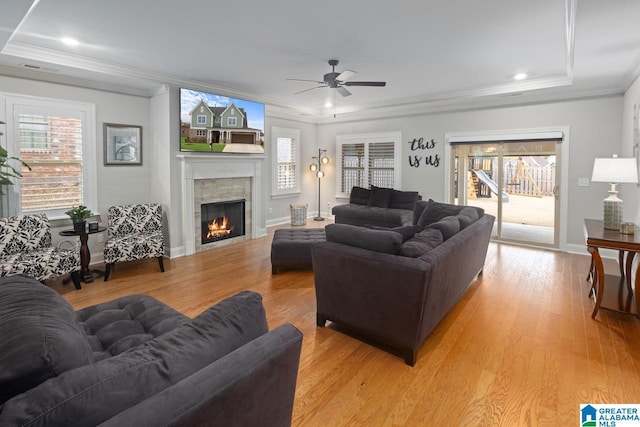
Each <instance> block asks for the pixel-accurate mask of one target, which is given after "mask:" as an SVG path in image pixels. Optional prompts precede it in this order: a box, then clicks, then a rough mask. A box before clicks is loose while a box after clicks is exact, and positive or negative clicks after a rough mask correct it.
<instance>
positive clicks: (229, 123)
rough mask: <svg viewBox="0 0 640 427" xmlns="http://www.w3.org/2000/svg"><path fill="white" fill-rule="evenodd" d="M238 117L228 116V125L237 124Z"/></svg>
mask: <svg viewBox="0 0 640 427" xmlns="http://www.w3.org/2000/svg"><path fill="white" fill-rule="evenodd" d="M237 124H238V119H237V118H236V117H227V126H236V125H237Z"/></svg>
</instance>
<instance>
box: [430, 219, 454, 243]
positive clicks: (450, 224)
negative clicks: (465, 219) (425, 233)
mask: <svg viewBox="0 0 640 427" xmlns="http://www.w3.org/2000/svg"><path fill="white" fill-rule="evenodd" d="M427 228H435V229H436V230H440V232H441V233H442V239H443V240H449V238H450V237H451V236H453V235H454V234H456V233H457V232H458V231H460V222H459V221H458V218H456V217H455V216H447V217H444V218H442V219H441V220H440V221H437V222H434V223H433V224H429V225H428V226H427Z"/></svg>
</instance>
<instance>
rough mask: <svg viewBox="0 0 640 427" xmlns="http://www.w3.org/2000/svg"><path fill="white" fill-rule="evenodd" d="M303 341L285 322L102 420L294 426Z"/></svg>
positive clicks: (107, 426)
mask: <svg viewBox="0 0 640 427" xmlns="http://www.w3.org/2000/svg"><path fill="white" fill-rule="evenodd" d="M301 345H302V333H300V331H298V330H297V329H296V328H295V327H293V326H292V325H290V324H284V325H282V326H280V327H278V328H276V329H274V330H272V331H270V332H268V333H266V334H264V335H261V336H259V337H258V338H256V339H255V340H253V341H251V342H249V343H247V344H245V345H243V346H242V347H239V348H237V349H236V350H234V351H233V352H231V353H229V354H227V355H226V356H224V357H221V358H220V359H218V360H216V361H215V362H213V363H212V364H210V365H208V366H206V367H205V368H203V369H202V370H201V371H198V372H197V373H196V374H194V375H191V376H189V377H187V378H185V379H184V380H182V381H180V382H178V383H177V384H174V385H173V386H171V387H169V388H167V389H165V390H163V391H162V392H160V393H158V394H157V395H155V396H153V397H151V398H150V399H146V400H144V401H143V402H140V403H139V404H137V405H136V406H133V407H131V408H129V409H127V410H126V411H124V412H121V413H119V414H118V415H116V416H115V417H113V418H111V419H109V420H108V421H107V422H105V423H104V424H100V426H101V427H123V426H140V427H143V426H165V427H177V426H180V427H193V426H238V427H239V426H274V427H275V426H279V427H285V426H291V416H292V411H293V402H294V396H295V388H296V378H297V373H298V361H299V359H300V349H301ZM165 402H171V404H170V405H167V404H165Z"/></svg>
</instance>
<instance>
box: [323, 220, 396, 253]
mask: <svg viewBox="0 0 640 427" xmlns="http://www.w3.org/2000/svg"><path fill="white" fill-rule="evenodd" d="M325 232H326V235H327V242H335V243H342V244H343V245H349V246H355V247H358V248H362V249H368V250H371V251H375V252H382V253H386V254H397V253H398V252H399V251H400V246H401V245H402V235H401V234H400V233H396V232H395V231H386V230H371V229H369V228H364V227H358V226H355V225H348V224H329V225H327V226H326V227H325Z"/></svg>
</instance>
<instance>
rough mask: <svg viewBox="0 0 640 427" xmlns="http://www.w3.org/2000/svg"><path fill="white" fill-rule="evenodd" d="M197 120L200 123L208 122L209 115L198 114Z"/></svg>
mask: <svg viewBox="0 0 640 427" xmlns="http://www.w3.org/2000/svg"><path fill="white" fill-rule="evenodd" d="M196 122H197V123H198V124H199V125H205V124H207V116H205V115H204V114H198V116H197V117H196Z"/></svg>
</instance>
